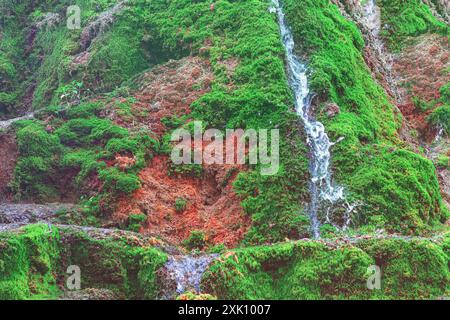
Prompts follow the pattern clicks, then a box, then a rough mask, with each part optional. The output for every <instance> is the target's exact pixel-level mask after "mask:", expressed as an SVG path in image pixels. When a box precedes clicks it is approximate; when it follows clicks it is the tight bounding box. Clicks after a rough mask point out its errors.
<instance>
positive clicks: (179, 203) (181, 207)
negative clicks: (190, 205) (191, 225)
mask: <svg viewBox="0 0 450 320" xmlns="http://www.w3.org/2000/svg"><path fill="white" fill-rule="evenodd" d="M186 206H187V200H186V199H184V198H182V197H178V198H177V199H176V200H175V209H176V210H177V212H178V213H181V212H184V211H185V210H186Z"/></svg>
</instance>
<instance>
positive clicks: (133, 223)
mask: <svg viewBox="0 0 450 320" xmlns="http://www.w3.org/2000/svg"><path fill="white" fill-rule="evenodd" d="M146 220H147V216H146V215H145V214H142V213H141V214H130V215H129V216H128V230H130V231H134V232H139V229H140V228H141V225H142V223H143V222H145V221H146Z"/></svg>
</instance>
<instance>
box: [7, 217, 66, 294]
mask: <svg viewBox="0 0 450 320" xmlns="http://www.w3.org/2000/svg"><path fill="white" fill-rule="evenodd" d="M0 248H1V250H0V299H2V300H4V299H28V298H32V297H36V298H37V297H41V298H44V297H46V298H54V297H56V296H57V295H58V293H59V292H58V291H59V289H58V287H57V286H56V279H55V277H54V275H55V274H56V273H57V272H58V271H59V265H58V264H57V259H58V258H59V255H60V247H59V233H58V231H57V230H56V228H52V229H51V230H50V229H49V227H48V226H47V225H30V226H27V227H26V228H24V229H22V230H21V231H18V232H16V233H14V234H10V233H1V234H0Z"/></svg>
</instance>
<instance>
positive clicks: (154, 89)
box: [108, 57, 213, 137]
mask: <svg viewBox="0 0 450 320" xmlns="http://www.w3.org/2000/svg"><path fill="white" fill-rule="evenodd" d="M212 80H213V73H212V70H211V68H210V64H209V61H207V60H204V59H201V58H198V57H187V58H184V59H181V60H176V61H174V60H172V61H169V62H168V63H166V64H164V65H161V66H159V67H156V68H154V69H152V70H151V71H149V72H146V73H144V74H143V75H141V76H140V77H139V78H138V79H137V80H136V81H137V83H138V84H139V88H138V90H136V91H134V92H131V95H132V96H133V98H134V100H135V101H136V102H135V103H133V104H132V106H131V114H129V113H128V114H125V115H123V114H121V113H120V111H117V110H115V109H114V107H112V108H108V109H109V110H110V111H109V112H110V114H109V117H110V118H112V119H113V120H114V121H115V122H116V123H117V124H119V125H121V126H123V127H126V128H129V129H136V128H146V129H149V130H151V131H152V132H154V133H155V135H156V136H158V137H160V136H162V135H163V133H164V132H165V131H166V130H167V128H166V126H165V125H164V124H163V122H161V119H163V118H172V117H174V116H178V117H180V116H182V115H185V114H189V113H190V112H191V110H190V105H191V104H192V103H193V102H194V101H196V100H197V99H198V98H200V97H201V96H202V95H204V94H205V93H206V92H208V91H209V90H210V89H211V82H212ZM124 101H125V100H123V101H122V102H124Z"/></svg>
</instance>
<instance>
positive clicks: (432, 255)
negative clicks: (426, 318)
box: [202, 239, 449, 299]
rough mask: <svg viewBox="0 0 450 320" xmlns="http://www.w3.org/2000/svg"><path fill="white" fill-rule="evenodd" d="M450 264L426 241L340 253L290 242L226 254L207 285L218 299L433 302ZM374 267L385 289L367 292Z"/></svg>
mask: <svg viewBox="0 0 450 320" xmlns="http://www.w3.org/2000/svg"><path fill="white" fill-rule="evenodd" d="M427 261H429V264H428V263H427ZM447 261H448V259H447V257H446V255H445V254H444V253H443V251H442V249H441V248H440V247H439V246H438V245H436V244H433V243H431V242H429V241H426V240H423V241H419V240H418V241H411V242H406V241H403V240H395V239H393V240H385V241H383V240H382V241H378V240H367V241H364V242H362V243H361V244H357V245H355V246H353V245H345V246H338V247H335V248H333V247H327V246H326V245H324V244H323V243H319V242H313V241H311V242H291V243H283V244H277V245H272V246H261V247H249V248H243V249H237V250H234V251H233V254H225V255H223V256H222V257H221V258H220V259H218V260H216V261H215V262H213V264H212V265H211V266H210V268H209V269H208V271H207V272H206V273H205V275H204V278H203V282H202V284H203V288H204V289H206V290H209V291H208V292H210V293H211V294H213V295H216V296H217V297H218V298H219V299H369V298H376V299H433V298H437V297H440V296H442V295H443V294H444V293H445V288H446V286H447V285H448V283H449V282H448V281H449V270H448V266H447ZM372 265H378V266H379V267H381V271H382V276H381V283H382V287H381V289H380V290H369V289H368V288H367V280H368V279H369V276H370V275H371V273H370V272H369V269H368V268H369V267H370V266H372Z"/></svg>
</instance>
